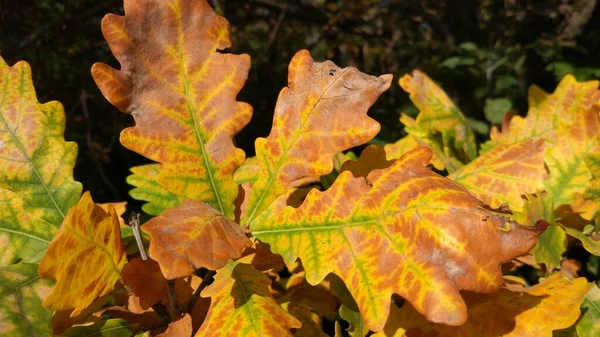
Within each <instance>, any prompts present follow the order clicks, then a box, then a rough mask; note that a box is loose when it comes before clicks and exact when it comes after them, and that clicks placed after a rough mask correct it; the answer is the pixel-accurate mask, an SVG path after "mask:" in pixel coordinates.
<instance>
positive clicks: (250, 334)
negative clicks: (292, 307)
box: [195, 262, 302, 337]
mask: <svg viewBox="0 0 600 337" xmlns="http://www.w3.org/2000/svg"><path fill="white" fill-rule="evenodd" d="M270 284H271V280H270V279H269V278H268V277H267V276H265V275H264V274H262V273H261V272H259V271H257V270H256V269H254V268H253V267H252V266H251V265H249V264H245V263H235V262H230V263H228V264H227V265H225V267H223V268H222V269H220V270H219V271H217V275H216V276H215V281H214V283H213V284H211V285H210V286H208V287H207V288H206V289H204V290H203V291H202V297H205V298H206V297H210V298H211V303H210V308H209V310H208V314H207V316H206V318H205V320H204V323H203V324H202V326H201V327H200V330H198V332H197V333H196V335H195V337H225V336H247V337H269V336H272V337H284V336H288V337H291V336H292V334H291V332H290V329H291V328H300V327H301V326H302V324H301V323H300V321H298V320H297V319H296V318H295V317H294V316H292V315H290V314H289V313H288V312H287V311H285V309H283V308H282V307H280V306H279V304H277V302H275V300H274V299H273V297H272V296H271V293H270V292H269V285H270Z"/></svg>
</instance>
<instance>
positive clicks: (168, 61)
mask: <svg viewBox="0 0 600 337" xmlns="http://www.w3.org/2000/svg"><path fill="white" fill-rule="evenodd" d="M124 8H125V16H117V15H110V14H109V15H107V16H105V17H104V19H103V20H102V32H103V34H104V36H105V38H106V40H107V41H108V43H109V45H110V47H111V50H112V52H113V54H114V55H115V57H116V58H117V60H118V61H119V62H120V64H121V70H120V71H117V70H115V69H113V68H111V67H109V66H107V65H105V64H101V63H97V64H95V65H94V66H93V68H92V75H93V76H94V79H95V81H96V83H97V84H98V87H99V88H100V90H101V91H102V93H103V94H104V96H105V97H106V98H107V99H108V100H109V101H110V102H111V103H112V104H113V105H114V106H116V107H117V108H118V109H119V110H121V111H123V112H126V113H129V114H131V115H133V117H134V118H135V121H136V125H135V127H131V128H127V129H125V130H124V131H123V132H122V133H121V143H122V144H123V145H124V146H125V147H127V148H129V149H131V150H133V151H136V152H138V153H140V154H142V155H144V156H146V157H148V158H150V159H152V160H154V161H156V162H159V163H161V164H162V166H161V169H160V173H159V174H158V182H159V183H160V184H161V185H162V186H163V187H165V188H166V189H167V190H169V191H170V192H172V193H174V194H176V195H180V196H183V197H185V198H190V199H195V200H198V201H203V202H207V203H209V204H211V205H212V206H213V207H214V208H216V209H217V210H219V211H220V212H221V213H223V214H224V215H226V216H228V217H233V211H234V207H233V201H234V199H235V197H236V195H237V192H238V188H237V184H236V183H235V181H234V180H233V173H234V172H235V170H236V169H237V168H238V167H239V166H240V165H241V164H242V163H243V161H244V152H243V151H242V150H240V149H238V148H236V147H235V146H234V145H233V141H232V138H233V136H235V135H236V134H237V133H238V132H239V130H240V129H241V128H243V127H244V126H245V125H246V124H247V123H248V121H249V120H250V117H251V115H252V108H251V107H250V106H249V105H248V104H245V103H240V102H236V96H237V94H238V92H239V91H240V89H241V88H242V86H243V84H244V82H245V81H246V78H247V76H248V69H249V67H250V58H249V57H248V56H247V55H233V54H227V53H220V52H218V50H223V49H225V48H228V47H229V46H230V45H231V42H230V39H229V28H228V23H227V20H225V19H224V18H223V17H220V16H218V15H217V14H215V12H214V11H213V10H212V9H211V7H210V5H209V4H208V3H207V2H206V1H203V0H196V1H181V0H168V1H162V0H154V1H137V0H126V1H125V4H124Z"/></svg>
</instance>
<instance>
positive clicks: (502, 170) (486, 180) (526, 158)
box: [448, 140, 546, 211]
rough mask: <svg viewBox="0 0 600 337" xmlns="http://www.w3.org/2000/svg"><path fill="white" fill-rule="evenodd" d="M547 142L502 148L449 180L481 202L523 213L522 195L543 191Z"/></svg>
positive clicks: (530, 142) (470, 164)
mask: <svg viewBox="0 0 600 337" xmlns="http://www.w3.org/2000/svg"><path fill="white" fill-rule="evenodd" d="M545 175H546V169H545V167H544V141H543V140H535V141H534V140H526V141H524V142H521V143H517V144H513V145H499V146H496V147H495V148H494V149H493V150H491V151H488V152H486V153H485V154H483V155H481V156H479V157H478V158H477V159H475V160H473V161H472V162H470V163H468V164H467V165H465V166H463V167H462V168H461V169H459V170H458V171H455V172H453V173H452V174H450V175H449V176H448V178H450V179H452V180H454V181H456V182H457V183H459V184H461V185H463V186H464V187H466V188H467V189H468V190H469V192H471V194H473V195H474V196H475V197H477V198H479V199H480V200H481V201H483V202H485V203H486V204H488V205H490V206H491V207H492V208H498V207H500V206H501V205H502V204H504V203H506V204H508V205H509V206H510V208H511V209H513V210H517V211H520V210H521V209H522V207H523V199H522V198H521V196H522V195H524V194H527V193H530V194H533V193H536V192H538V191H542V190H543V189H544V177H545Z"/></svg>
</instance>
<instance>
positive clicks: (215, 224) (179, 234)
mask: <svg viewBox="0 0 600 337" xmlns="http://www.w3.org/2000/svg"><path fill="white" fill-rule="evenodd" d="M142 230H143V231H144V232H146V233H148V234H150V237H151V241H150V256H152V258H153V259H154V260H156V261H157V262H158V264H159V265H160V270H161V271H162V273H163V274H164V275H165V277H166V278H167V279H170V280H172V279H175V278H178V277H185V276H188V275H190V274H191V273H193V272H194V270H196V269H200V268H202V267H204V268H208V269H211V270H216V269H220V268H221V267H223V266H224V265H225V264H226V263H227V261H228V260H229V259H237V258H239V257H240V256H242V251H243V250H244V248H246V247H249V246H250V245H251V242H250V239H248V238H247V237H246V233H245V232H244V229H243V228H242V227H240V226H239V225H237V224H236V223H235V222H233V221H232V220H231V219H229V218H228V217H226V216H224V215H223V214H221V213H220V212H218V211H217V210H215V209H214V208H212V207H210V206H209V205H208V204H205V203H202V202H199V201H195V200H191V199H189V200H186V201H185V202H184V203H183V204H181V205H180V206H177V207H175V208H171V209H168V210H166V211H165V212H164V213H163V214H162V215H159V216H157V217H155V218H153V219H151V220H149V221H148V222H146V223H145V224H144V226H142Z"/></svg>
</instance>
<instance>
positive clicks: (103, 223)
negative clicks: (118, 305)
mask: <svg viewBox="0 0 600 337" xmlns="http://www.w3.org/2000/svg"><path fill="white" fill-rule="evenodd" d="M126 262H127V257H126V256H125V250H124V248H123V244H122V241H121V232H120V225H119V217H118V215H117V213H116V211H115V210H114V208H113V207H112V206H111V207H109V212H108V213H107V212H106V211H104V209H102V207H100V206H98V205H96V204H94V202H93V200H92V198H91V196H90V194H89V192H86V193H84V194H83V196H82V197H81V200H80V201H79V203H78V204H77V205H75V206H74V207H73V208H71V210H70V211H69V213H68V214H67V216H66V218H65V221H64V222H63V224H62V226H61V227H60V229H59V231H58V233H56V236H55V237H54V239H52V242H51V243H50V247H49V248H48V251H47V252H46V255H45V256H44V258H43V259H42V261H41V263H40V265H39V269H38V272H39V274H40V276H41V277H43V278H46V279H52V280H56V285H55V286H54V288H53V289H52V292H51V293H50V295H48V297H47V298H46V299H45V300H44V302H43V305H44V306H45V307H48V308H51V309H53V310H67V309H74V310H73V312H72V313H71V316H76V315H78V314H79V313H81V312H82V311H83V310H84V309H85V308H87V307H88V306H89V305H90V304H92V302H93V301H94V300H95V299H97V298H99V297H101V296H104V295H106V294H108V293H110V292H111V291H112V290H113V288H114V285H115V282H117V280H119V279H120V277H121V276H120V275H121V269H122V268H123V266H124V265H125V263H126Z"/></svg>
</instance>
